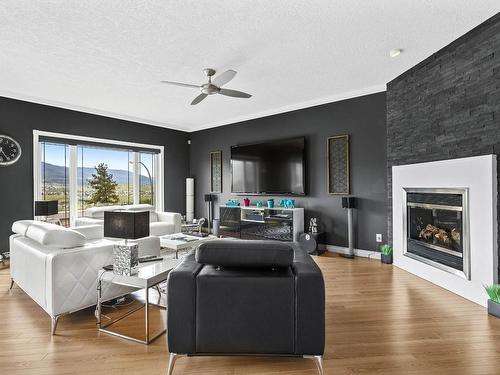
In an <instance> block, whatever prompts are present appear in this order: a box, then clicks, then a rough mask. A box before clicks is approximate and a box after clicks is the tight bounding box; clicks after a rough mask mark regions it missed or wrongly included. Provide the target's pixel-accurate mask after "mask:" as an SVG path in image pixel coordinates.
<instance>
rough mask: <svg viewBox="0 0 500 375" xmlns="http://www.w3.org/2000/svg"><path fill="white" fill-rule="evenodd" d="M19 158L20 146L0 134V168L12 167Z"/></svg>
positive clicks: (13, 140)
mask: <svg viewBox="0 0 500 375" xmlns="http://www.w3.org/2000/svg"><path fill="white" fill-rule="evenodd" d="M20 157H21V146H20V145H19V143H18V142H17V141H16V140H15V139H13V138H11V137H9V136H7V135H2V134H0V167H6V166H8V165H12V164H14V163H15V162H17V161H18V160H19V158H20Z"/></svg>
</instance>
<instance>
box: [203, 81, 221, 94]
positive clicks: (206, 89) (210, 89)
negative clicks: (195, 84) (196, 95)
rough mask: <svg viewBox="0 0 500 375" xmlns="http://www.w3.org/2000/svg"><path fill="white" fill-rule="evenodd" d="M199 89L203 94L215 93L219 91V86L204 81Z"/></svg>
mask: <svg viewBox="0 0 500 375" xmlns="http://www.w3.org/2000/svg"><path fill="white" fill-rule="evenodd" d="M200 90H201V92H202V93H203V94H206V95H213V94H217V93H218V92H219V91H220V88H219V87H217V86H215V85H213V84H211V83H205V84H203V85H201V86H200Z"/></svg>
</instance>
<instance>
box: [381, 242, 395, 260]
mask: <svg viewBox="0 0 500 375" xmlns="http://www.w3.org/2000/svg"><path fill="white" fill-rule="evenodd" d="M380 252H381V253H382V254H381V256H380V261H381V262H382V263H385V264H392V246H390V245H388V244H385V245H382V246H380Z"/></svg>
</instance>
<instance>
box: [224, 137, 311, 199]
mask: <svg viewBox="0 0 500 375" xmlns="http://www.w3.org/2000/svg"><path fill="white" fill-rule="evenodd" d="M304 143H305V140H304V137H301V138H293V139H283V140H277V141H272V142H265V143H257V144H250V145H242V146H233V147H231V172H232V190H231V191H232V192H233V193H236V194H268V195H304V194H305V186H304V185H305V162H304V158H305V152H304V151H305V145H304Z"/></svg>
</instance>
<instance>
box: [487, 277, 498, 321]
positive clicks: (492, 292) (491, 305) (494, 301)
mask: <svg viewBox="0 0 500 375" xmlns="http://www.w3.org/2000/svg"><path fill="white" fill-rule="evenodd" d="M484 289H486V293H488V296H489V297H490V298H489V299H488V314H490V315H493V316H496V317H497V318H500V284H493V285H489V286H488V285H486V286H485V287H484Z"/></svg>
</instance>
